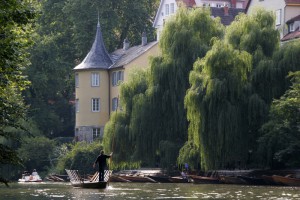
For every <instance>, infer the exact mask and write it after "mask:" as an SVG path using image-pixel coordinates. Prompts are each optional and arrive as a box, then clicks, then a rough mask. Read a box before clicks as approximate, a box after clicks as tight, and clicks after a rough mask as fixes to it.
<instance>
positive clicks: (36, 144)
mask: <svg viewBox="0 0 300 200" xmlns="http://www.w3.org/2000/svg"><path fill="white" fill-rule="evenodd" d="M54 147H55V142H54V141H53V140H50V139H48V138H46V137H44V136H36V137H27V138H24V139H23V141H22V142H21V147H20V148H19V149H18V155H19V156H20V158H21V159H22V163H23V165H24V169H25V170H29V171H31V170H33V169H36V170H37V171H39V172H41V173H43V172H47V170H49V168H51V167H53V163H52V160H51V157H52V155H53V150H54Z"/></svg>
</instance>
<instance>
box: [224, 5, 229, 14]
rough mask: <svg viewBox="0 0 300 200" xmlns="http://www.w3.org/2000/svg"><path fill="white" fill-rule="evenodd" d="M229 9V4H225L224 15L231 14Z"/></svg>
mask: <svg viewBox="0 0 300 200" xmlns="http://www.w3.org/2000/svg"><path fill="white" fill-rule="evenodd" d="M228 10H229V8H228V5H226V6H224V16H228V15H229V13H228Z"/></svg>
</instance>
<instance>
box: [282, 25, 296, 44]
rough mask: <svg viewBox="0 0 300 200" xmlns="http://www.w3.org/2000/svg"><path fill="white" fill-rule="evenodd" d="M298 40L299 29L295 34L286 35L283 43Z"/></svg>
mask: <svg viewBox="0 0 300 200" xmlns="http://www.w3.org/2000/svg"><path fill="white" fill-rule="evenodd" d="M296 38H300V30H299V28H298V29H297V30H296V31H294V32H290V33H288V34H286V35H285V36H284V37H283V38H282V39H281V41H282V42H284V41H288V40H293V39H296Z"/></svg>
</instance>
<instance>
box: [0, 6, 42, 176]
mask: <svg viewBox="0 0 300 200" xmlns="http://www.w3.org/2000/svg"><path fill="white" fill-rule="evenodd" d="M34 3H35V1H22V2H18V1H13V0H8V1H5V3H1V4H0V10H1V12H0V46H1V49H0V154H1V156H0V158H1V159H0V164H1V166H2V165H3V164H13V165H16V164H19V163H20V159H19V158H18V156H17V154H16V152H15V149H13V148H12V146H10V145H8V144H10V142H11V141H18V140H19V137H18V136H16V135H14V134H10V132H7V129H8V128H11V127H13V128H16V129H24V127H23V126H22V124H20V121H21V119H24V118H25V112H26V108H25V106H24V104H23V97H22V96H21V92H22V91H23V90H24V89H25V88H26V87H27V85H28V81H27V79H26V77H25V76H24V75H23V70H24V68H25V67H27V66H28V65H29V59H28V57H29V54H28V47H30V45H31V44H32V41H31V39H30V34H31V33H32V23H33V20H34V18H35V15H36V13H35V10H34V8H33V4H34ZM0 182H6V180H4V179H3V178H2V177H0Z"/></svg>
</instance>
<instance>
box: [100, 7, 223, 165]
mask: <svg viewBox="0 0 300 200" xmlns="http://www.w3.org/2000/svg"><path fill="white" fill-rule="evenodd" d="M174 30H176V31H174ZM223 31H224V28H223V26H222V25H221V24H220V21H219V20H218V19H212V18H211V17H210V11H209V9H195V10H193V9H192V10H187V9H185V8H182V9H180V10H179V11H178V12H177V14H176V15H175V16H174V17H172V18H170V19H169V20H168V21H167V22H166V24H165V28H164V30H163V33H162V37H161V40H160V43H159V44H160V48H161V52H162V55H161V56H160V57H156V58H153V59H151V61H150V69H149V71H148V72H146V74H147V75H146V76H145V77H143V76H142V77H139V78H137V79H134V78H133V79H132V81H130V82H128V83H125V84H124V85H122V87H121V99H122V100H123V106H124V107H123V109H124V111H123V113H118V114H116V115H115V116H113V117H112V119H111V121H110V122H109V124H108V125H107V128H106V129H105V141H106V147H107V148H111V146H112V144H111V145H110V144H109V143H112V142H113V143H115V144H114V149H115V150H114V151H115V152H116V153H117V154H118V158H120V160H119V162H120V161H121V160H123V161H126V160H127V161H132V162H133V161H140V162H141V164H142V165H143V166H155V165H156V166H158V165H159V166H161V167H166V168H167V167H170V166H171V165H174V164H176V160H177V156H178V153H179V149H180V148H181V147H182V146H183V144H184V143H185V141H186V140H187V128H188V123H187V117H186V110H185V108H184V96H185V94H186V90H187V88H188V87H189V83H188V75H189V72H190V70H191V69H192V66H193V63H194V62H195V60H196V59H197V58H198V57H203V56H204V55H205V54H206V52H207V51H208V50H209V49H210V48H211V39H212V38H213V37H222V34H223ZM146 77H147V78H146ZM113 138H114V141H113ZM117 146H118V147H117ZM117 148H120V149H118V150H117Z"/></svg>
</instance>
